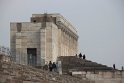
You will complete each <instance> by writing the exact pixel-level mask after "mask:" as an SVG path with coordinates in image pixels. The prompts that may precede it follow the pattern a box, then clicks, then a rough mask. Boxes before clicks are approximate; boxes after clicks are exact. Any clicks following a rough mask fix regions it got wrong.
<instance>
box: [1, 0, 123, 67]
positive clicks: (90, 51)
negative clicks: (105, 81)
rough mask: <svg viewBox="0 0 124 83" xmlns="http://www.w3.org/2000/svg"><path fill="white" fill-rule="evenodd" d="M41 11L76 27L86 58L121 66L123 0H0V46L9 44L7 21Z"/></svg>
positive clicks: (16, 19)
mask: <svg viewBox="0 0 124 83" xmlns="http://www.w3.org/2000/svg"><path fill="white" fill-rule="evenodd" d="M44 12H47V13H60V14H62V15H63V16H64V17H65V18H66V19H67V20H68V21H69V22H71V24H72V25H74V26H75V27H76V29H77V31H78V35H79V48H80V51H81V53H82V54H84V53H85V55H86V58H87V59H89V60H92V61H94V62H98V63H102V64H106V65H108V66H112V65H113V64H114V63H115V64H116V67H118V68H121V66H122V65H123V66H124V0H0V45H4V46H7V47H9V45H10V22H27V21H28V22H29V21H30V17H31V15H32V14H33V13H44Z"/></svg>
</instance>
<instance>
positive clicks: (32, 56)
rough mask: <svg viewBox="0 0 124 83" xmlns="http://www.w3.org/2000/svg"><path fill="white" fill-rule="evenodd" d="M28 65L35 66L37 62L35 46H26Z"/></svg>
mask: <svg viewBox="0 0 124 83" xmlns="http://www.w3.org/2000/svg"><path fill="white" fill-rule="evenodd" d="M27 59H28V60H27V61H28V65H30V66H36V62H37V48H27Z"/></svg>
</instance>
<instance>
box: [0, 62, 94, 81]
mask: <svg viewBox="0 0 124 83" xmlns="http://www.w3.org/2000/svg"><path fill="white" fill-rule="evenodd" d="M1 82H2V83H93V82H90V81H88V80H87V81H86V80H82V79H80V78H75V77H72V76H69V75H59V74H58V73H55V72H49V71H44V70H42V69H36V68H33V67H29V66H25V65H19V64H15V63H8V62H1V63H0V83H1Z"/></svg>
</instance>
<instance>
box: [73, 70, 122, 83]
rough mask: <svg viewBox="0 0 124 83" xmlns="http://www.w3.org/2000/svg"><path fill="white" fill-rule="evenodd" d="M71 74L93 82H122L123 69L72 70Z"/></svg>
mask: <svg viewBox="0 0 124 83" xmlns="http://www.w3.org/2000/svg"><path fill="white" fill-rule="evenodd" d="M72 75H73V76H79V77H82V79H88V80H92V81H94V82H95V83H124V71H98V72H96V73H94V72H90V71H88V72H85V71H82V72H81V71H80V72H79V71H77V72H76V71H75V72H72Z"/></svg>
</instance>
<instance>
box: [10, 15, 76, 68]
mask: <svg viewBox="0 0 124 83" xmlns="http://www.w3.org/2000/svg"><path fill="white" fill-rule="evenodd" d="M10 47H11V52H12V55H13V59H14V60H15V61H16V62H17V63H19V64H24V65H32V66H41V65H44V64H45V63H48V62H49V61H52V62H55V61H56V59H57V57H58V56H75V55H76V54H77V51H78V35H77V31H76V29H75V28H74V27H73V26H72V25H71V24H70V23H69V22H68V21H67V20H66V19H65V18H64V17H63V16H62V15H60V14H58V13H57V14H56V13H55V14H46V13H45V14H33V15H32V17H31V21H30V22H11V23H10Z"/></svg>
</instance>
